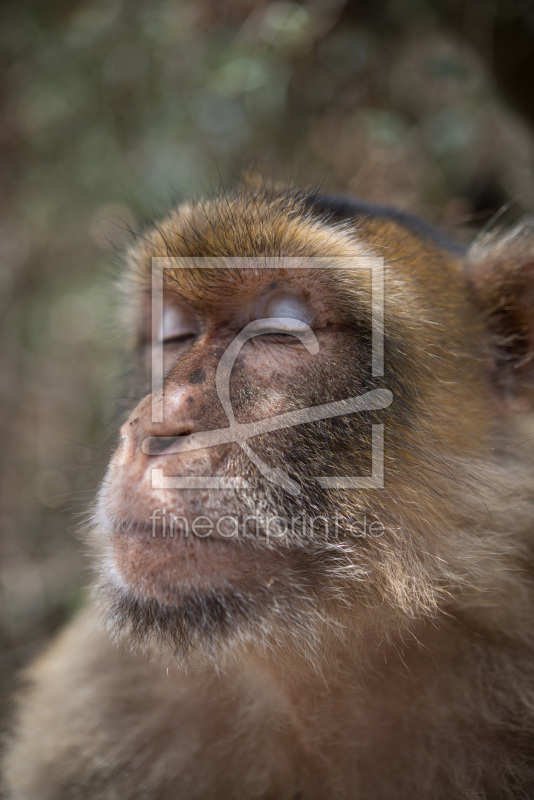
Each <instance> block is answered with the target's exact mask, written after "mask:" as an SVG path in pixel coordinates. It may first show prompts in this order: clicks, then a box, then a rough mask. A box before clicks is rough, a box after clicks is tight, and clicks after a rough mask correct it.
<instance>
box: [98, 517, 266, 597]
mask: <svg viewBox="0 0 534 800" xmlns="http://www.w3.org/2000/svg"><path fill="white" fill-rule="evenodd" d="M154 533H155V535H153V534H154ZM244 545H245V542H243V541H241V542H239V543H238V542H236V541H235V539H234V540H229V539H228V538H226V539H225V538H224V537H220V536H217V537H215V536H210V537H206V538H199V537H197V536H194V535H189V536H185V535H182V534H179V535H176V534H175V535H174V536H172V537H171V536H168V535H167V536H164V535H163V528H160V529H159V531H158V528H157V527H156V529H155V530H153V528H152V525H147V524H146V523H139V524H134V525H131V524H130V525H128V529H127V530H118V531H117V530H116V532H115V535H114V537H113V543H112V546H113V555H114V561H115V565H116V568H117V571H118V574H119V576H120V578H121V581H122V582H123V583H124V584H125V585H126V586H127V587H128V588H129V589H130V590H131V591H133V593H134V594H137V595H141V596H143V597H152V598H154V599H155V600H158V601H159V602H160V603H162V604H163V605H175V604H176V602H177V600H178V599H179V597H180V595H181V594H183V593H184V592H189V591H191V590H192V589H197V590H208V591H213V590H214V589H217V588H221V587H222V586H228V584H229V583H231V584H236V583H238V584H239V583H241V580H242V577H243V572H250V569H251V565H254V562H256V563H257V561H258V558H257V554H255V553H253V552H252V551H251V548H250V547H248V548H247V547H246V546H244ZM253 569H255V567H253Z"/></svg>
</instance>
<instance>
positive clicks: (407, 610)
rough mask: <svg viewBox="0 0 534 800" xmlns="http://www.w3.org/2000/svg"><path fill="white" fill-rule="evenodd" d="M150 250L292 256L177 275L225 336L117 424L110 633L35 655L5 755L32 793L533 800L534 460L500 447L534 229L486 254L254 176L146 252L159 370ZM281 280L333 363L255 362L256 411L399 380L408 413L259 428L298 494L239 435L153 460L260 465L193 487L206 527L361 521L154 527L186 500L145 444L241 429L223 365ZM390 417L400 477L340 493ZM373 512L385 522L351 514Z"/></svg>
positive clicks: (132, 270)
mask: <svg viewBox="0 0 534 800" xmlns="http://www.w3.org/2000/svg"><path fill="white" fill-rule="evenodd" d="M154 256H163V257H166V256H182V257H183V256H185V257H210V258H211V257H213V258H215V257H219V256H249V257H250V256H254V257H261V258H263V257H268V258H270V259H271V260H270V261H269V262H268V266H269V269H268V270H267V271H265V270H263V271H260V272H258V273H257V274H255V275H252V274H251V275H249V274H247V275H246V276H245V275H241V276H238V277H236V274H235V273H230V272H226V273H219V272H216V271H215V270H213V271H211V272H201V271H200V270H192V271H188V272H185V271H181V270H176V271H175V272H173V273H172V274H171V275H170V276H169V277H170V279H169V281H168V285H167V288H166V291H167V292H168V293H169V295H172V296H178V297H179V298H180V302H184V303H187V304H188V305H189V306H190V307H191V308H193V309H195V310H196V311H198V313H202V314H203V315H204V316H205V318H206V319H209V320H210V323H209V325H210V326H211V327H208V328H207V333H205V334H203V335H202V336H201V337H200V338H198V340H195V341H194V342H193V343H192V344H188V346H187V347H186V348H185V349H184V350H183V352H181V354H180V357H179V358H174V357H173V358H171V357H170V356H169V359H168V368H167V378H166V382H165V388H164V391H165V403H166V404H167V408H171V407H172V408H176V409H177V410H176V412H175V413H174V415H173V414H171V415H170V417H166V420H167V421H166V422H165V423H163V424H157V423H151V421H150V413H149V411H150V399H149V398H145V400H143V401H142V402H141V403H140V404H139V405H138V406H137V408H136V409H134V410H133V411H132V413H131V415H130V417H129V419H128V420H127V422H126V423H125V425H124V427H123V429H122V430H123V440H122V443H121V445H120V446H119V449H118V452H117V455H116V456H115V458H114V460H113V462H112V464H111V467H110V471H109V473H108V476H107V478H106V481H105V482H104V487H103V490H102V492H101V500H100V505H99V511H97V513H96V514H95V525H94V532H93V534H92V538H93V541H94V543H95V545H96V547H97V551H98V559H99V564H100V571H101V574H102V578H101V580H100V581H99V584H98V586H99V588H98V595H97V597H98V598H100V599H102V598H103V599H104V610H105V611H104V620H101V619H100V617H99V616H95V615H94V611H92V610H91V609H89V610H88V612H87V614H86V616H85V618H84V619H78V620H76V621H75V622H73V623H72V625H71V627H70V628H69V629H68V630H67V631H65V632H64V633H63V634H62V636H61V637H60V638H59V639H58V640H57V641H56V642H55V643H54V644H53V645H52V647H51V648H50V650H49V651H48V652H47V653H46V654H45V655H44V656H43V657H42V658H41V659H40V660H39V661H38V662H37V663H36V664H35V665H34V667H32V669H31V670H30V672H29V679H30V688H29V689H28V690H27V692H26V693H25V694H24V696H23V697H22V699H21V703H20V709H19V715H18V721H17V725H16V731H15V735H14V737H13V740H12V742H11V745H10V747H9V751H8V756H7V760H6V776H7V782H8V785H9V787H10V791H11V796H12V797H13V798H14V799H15V800H36V799H37V798H39V800H40V799H41V798H42V799H43V800H44V799H45V798H54V800H55V799H56V798H59V799H60V800H62V799H63V798H65V800H67V798H101V800H104V799H105V800H112V799H113V800H115V798H124V797H129V798H154V800H165V798H175V797H180V799H181V800H182V799H183V800H190V799H191V800H192V799H193V798H199V800H200V798H220V797H225V798H265V799H266V798H288V800H296V798H302V800H304V799H305V798H339V800H342V799H343V798H356V797H357V798H358V800H360V799H361V800H389V798H395V799H396V800H397V799H399V800H415V799H416V798H420V800H423V799H425V800H426V798H433V800H434V799H435V800H441V799H443V800H453V798H454V800H456V799H457V798H458V799H459V798H461V799H462V800H472V799H473V800H474V798H480V800H482V798H487V799H488V800H489V799H490V798H491V800H501V798H502V799H503V800H504V798H518V797H525V798H526V797H531V796H533V795H534V762H533V757H532V751H533V747H534V717H533V708H534V666H533V663H534V637H533V624H532V613H533V610H534V597H533V586H532V575H533V558H532V546H533V535H534V530H533V527H534V525H533V520H534V514H533V511H534V508H533V502H534V490H533V488H532V472H531V467H532V465H531V461H530V459H529V457H528V455H527V454H525V453H523V452H522V451H520V450H519V448H508V449H506V448H504V449H503V448H499V447H497V446H496V445H497V444H498V442H499V439H498V437H497V433H498V432H499V431H502V427H503V425H504V416H503V414H508V413H511V412H517V411H518V410H524V409H526V408H529V407H530V405H531V402H532V391H531V388H532V386H533V385H534V378H533V375H534V372H533V371H532V352H533V346H532V342H533V338H532V337H533V334H534V325H533V324H532V322H533V320H532V288H531V287H532V286H533V285H534V283H533V280H532V264H533V263H534V233H532V230H531V227H530V225H529V223H526V224H524V225H523V226H522V227H521V228H520V229H517V230H516V231H513V232H511V233H509V234H507V235H506V236H505V237H499V236H496V235H492V236H491V237H488V238H487V239H486V240H483V241H481V242H478V243H477V244H476V246H475V247H473V248H472V250H471V252H470V253H469V254H467V255H465V256H463V255H460V254H458V253H457V252H455V251H453V250H448V249H447V248H446V247H445V246H443V245H442V244H440V243H439V241H438V240H436V239H434V238H433V237H432V236H431V235H429V234H427V233H426V231H425V230H424V229H420V230H419V229H417V226H415V227H414V226H411V225H410V224H409V223H406V222H403V221H402V220H399V219H395V217H392V216H391V215H389V216H388V215H387V214H386V215H385V216H380V215H378V216H376V215H372V216H365V215H359V216H356V217H355V218H353V219H346V220H338V221H334V220H333V219H328V217H327V216H325V214H323V213H318V212H317V211H316V210H314V209H313V204H312V203H310V201H309V198H306V196H304V195H299V194H297V193H293V192H280V191H279V190H277V189H276V188H275V187H271V186H269V185H268V184H265V183H264V182H261V181H257V180H255V181H252V182H248V183H245V184H244V185H243V186H242V187H241V188H240V189H238V190H237V191H236V192H235V194H233V195H229V196H224V197H221V198H215V199H213V200H210V201H207V202H206V203H204V204H186V205H183V206H181V207H180V208H178V209H177V210H176V211H173V212H171V213H170V215H169V216H168V218H167V219H165V220H163V221H162V222H161V223H160V224H159V225H158V226H157V227H154V228H153V229H152V230H151V231H149V232H147V233H146V235H145V236H144V237H143V238H142V239H141V240H140V243H139V244H138V245H137V246H136V247H135V248H134V249H133V250H132V252H131V253H130V254H129V270H128V272H127V274H125V280H124V287H125V297H126V314H125V317H126V319H127V324H128V326H129V331H130V341H131V347H132V351H131V358H132V360H136V362H137V364H138V371H139V373H140V375H141V378H140V380H141V381H145V382H146V364H147V351H146V333H143V330H146V325H147V312H146V298H147V293H148V290H149V287H150V283H149V280H150V260H151V258H152V257H154ZM284 256H298V257H301V258H304V259H306V258H312V257H323V258H325V257H332V256H336V257H338V258H345V259H347V261H346V263H345V264H344V263H341V264H340V265H338V267H337V268H336V270H335V272H333V271H331V270H327V269H324V270H322V271H321V270H319V271H318V272H316V273H313V277H311V273H310V274H309V276H307V277H306V278H305V279H304V278H303V277H302V274H299V273H298V271H297V272H291V270H287V269H286V271H285V272H282V273H279V267H280V263H279V262H278V261H277V259H278V258H279V257H281V258H283V257H284ZM368 256H380V257H383V258H384V260H385V264H386V329H387V335H386V371H385V376H384V379H383V380H382V379H373V378H372V377H371V375H370V372H369V369H368V366H366V365H367V364H368V356H369V319H368V311H366V309H368V307H369V300H370V285H369V278H368V276H367V277H366V274H365V272H363V271H361V272H360V271H358V273H357V276H356V275H355V272H354V271H353V270H352V269H351V268H350V262H349V260H348V259H351V258H352V259H354V258H356V259H358V258H359V259H365V258H366V257H368ZM279 275H281V276H282V278H281V280H282V282H284V281H286V282H287V285H290V286H292V287H293V288H294V290H295V291H297V292H298V293H300V294H299V296H301V295H302V296H303V297H305V298H306V302H307V303H309V304H310V305H311V306H312V307H313V308H314V309H315V310H316V314H317V319H318V320H319V322H318V328H317V335H318V337H320V341H321V347H320V352H319V354H318V355H316V356H313V357H312V356H309V357H308V356H307V354H306V352H305V351H303V350H301V351H298V358H297V357H296V356H294V355H292V354H293V353H294V352H297V351H288V350H285V349H278V350H277V349H276V348H277V347H278V345H276V343H275V344H274V345H272V346H270V347H269V348H265V346H264V345H258V346H257V347H255V348H254V347H252V346H251V347H250V348H249V349H248V350H247V351H246V352H245V351H243V356H242V358H241V357H240V359H241V360H240V361H239V362H238V363H237V364H236V367H235V368H234V372H233V373H232V382H231V393H232V399H233V401H234V408H235V410H236V416H237V418H238V420H239V421H240V422H251V421H253V420H258V419H264V418H266V417H270V416H272V415H274V414H278V413H283V412H285V411H287V410H291V409H295V408H299V407H305V406H306V405H317V404H319V403H322V402H328V401H329V400H337V399H342V398H344V397H346V396H350V395H351V394H359V393H361V392H362V391H367V390H369V389H372V388H375V387H379V386H385V387H387V388H389V389H391V391H392V392H393V394H394V398H395V399H394V402H393V404H392V406H391V408H390V409H388V410H387V411H377V412H366V413H365V414H362V415H354V416H353V417H350V418H344V419H343V420H330V421H323V422H320V423H314V425H313V427H312V426H301V427H300V428H292V429H287V430H285V431H279V432H275V433H271V434H265V435H263V436H261V437H257V439H256V440H254V442H255V443H254V449H256V451H257V452H261V453H262V455H263V456H264V458H265V460H267V461H268V462H269V463H270V464H271V465H278V466H280V467H284V468H289V469H290V470H291V474H292V476H296V477H298V479H299V481H300V482H301V485H302V486H303V492H302V495H301V496H300V499H298V500H296V499H294V498H291V497H290V496H289V495H287V494H286V493H285V492H284V491H283V490H281V489H278V488H276V487H273V486H272V485H271V484H269V483H268V482H267V481H266V480H263V479H258V474H257V472H256V471H255V468H254V467H253V466H252V465H251V462H250V461H249V460H248V459H247V458H246V457H245V455H244V454H243V453H241V452H240V451H239V448H237V446H236V445H225V446H218V447H217V448H212V451H211V452H210V453H208V451H198V452H197V454H196V455H195V456H194V457H193V456H191V455H190V454H189V455H187V456H184V455H180V454H174V455H173V454H167V455H165V456H157V457H156V458H165V459H166V461H165V464H166V465H167V466H166V469H168V474H171V475H174V474H183V470H188V472H187V474H196V475H208V474H210V475H219V476H232V475H236V474H237V475H243V476H246V477H249V478H251V479H252V478H253V479H254V480H255V484H256V486H257V487H258V488H257V491H256V492H255V494H254V495H253V497H251V498H248V500H247V498H244V499H243V498H240V496H239V495H236V496H234V495H225V494H224V493H219V494H218V493H216V492H209V491H208V492H204V493H198V492H197V493H195V492H193V490H190V491H188V490H185V491H183V492H181V493H180V495H179V496H180V501H179V502H180V509H181V510H182V511H183V513H184V514H186V515H189V517H191V516H193V515H194V514H198V513H208V512H209V513H210V514H212V515H217V514H218V515H219V516H222V515H224V514H234V513H235V514H246V513H247V512H251V510H252V509H253V508H254V507H257V506H258V504H259V505H261V507H262V509H263V510H264V511H267V512H269V513H271V514H275V513H277V512H278V513H280V514H282V513H284V514H294V513H296V512H298V511H300V512H301V513H302V512H305V513H309V514H313V513H315V514H325V515H327V516H332V515H333V514H334V513H337V514H338V518H339V519H340V520H341V525H340V530H341V533H340V535H339V536H338V537H337V538H335V539H334V540H333V539H332V537H331V536H330V535H326V533H325V532H322V531H320V530H316V531H314V533H313V536H307V537H305V538H304V539H303V538H302V537H300V536H298V535H297V536H292V535H289V534H288V535H286V536H281V537H276V538H275V539H270V538H269V537H268V536H267V535H266V533H265V530H262V532H261V533H260V535H259V536H258V535H253V534H252V533H250V532H248V533H247V535H246V536H244V537H243V539H242V540H240V541H238V542H232V541H225V542H221V541H217V540H213V541H210V542H207V541H197V540H192V539H191V540H189V539H188V540H186V539H185V538H184V537H183V536H181V537H175V538H173V539H170V538H168V537H163V535H162V533H161V531H160V534H159V537H156V538H154V537H152V536H151V535H150V532H149V531H147V530H146V529H145V528H144V527H143V526H142V525H140V522H142V521H143V520H146V519H148V516H149V512H150V509H153V508H155V507H168V508H169V509H173V508H174V509H175V510H176V509H177V508H178V506H177V502H178V501H177V494H176V492H175V491H173V490H157V491H156V490H151V489H150V487H149V486H148V484H147V483H146V480H145V478H146V474H147V472H146V469H147V464H148V463H149V459H152V458H154V457H153V456H144V455H143V454H142V452H141V444H142V442H143V440H144V439H145V438H146V437H147V436H173V435H177V434H180V433H188V432H190V431H191V430H205V429H210V428H217V427H224V426H225V425H226V424H227V422H226V418H225V416H224V414H223V411H222V408H221V406H220V403H219V402H218V401H217V398H216V395H215V394H214V374H215V369H216V366H217V363H218V360H219V358H220V355H221V354H222V352H223V351H224V349H225V347H226V346H227V344H228V343H229V342H230V341H231V340H232V338H233V336H234V335H235V332H233V329H230V328H229V327H228V326H229V325H230V322H229V320H233V322H232V324H233V325H234V326H235V327H236V330H239V329H241V328H242V327H244V325H245V324H246V323H247V321H248V320H247V316H246V314H247V313H248V308H249V305H250V304H252V305H253V304H254V302H256V301H255V298H256V296H257V295H258V293H259V294H260V295H261V294H262V293H265V292H267V291H268V286H269V285H271V284H270V282H271V281H274V280H275V279H277V276H278V277H279ZM284 285H285V284H284ZM258 287H259V288H258ZM366 315H367V316H366ZM247 347H248V345H247ZM273 386H275V387H276V392H274V391H273ZM184 391H186V393H187V397H186V398H185V396H184ZM173 403H174V404H175V405H173ZM178 409H180V411H179V412H178ZM184 409H186V410H187V409H189V410H187V413H186V411H184ZM362 417H363V423H364V424H362ZM370 422H372V423H381V422H384V423H385V424H386V440H385V452H386V465H385V466H386V473H385V474H386V482H385V488H384V489H383V490H377V489H375V490H352V491H345V490H336V491H332V492H327V491H324V490H319V489H318V488H317V485H316V484H315V483H314V481H313V480H311V479H310V477H309V476H310V470H311V471H312V472H313V469H315V474H326V473H327V472H328V470H329V469H330V468H331V467H332V463H331V462H332V457H331V452H333V453H334V454H335V466H337V467H339V474H362V473H365V471H366V470H367V469H368V468H369V463H368V460H367V461H366V455H365V454H366V453H368V452H369V446H370V438H369V436H370V434H369V430H370V426H369V423H370ZM195 426H196V427H195ZM325 442H328V446H326V445H325ZM187 458H189V459H190V460H187ZM184 459H186V460H185V461H184ZM150 463H153V462H150ZM154 463H155V462H154ZM158 463H159V462H158ZM180 470H182V471H181V472H180ZM221 497H222V498H223V499H222V500H221ZM184 509H185V511H184ZM364 515H365V516H366V517H367V518H368V519H376V520H380V522H381V523H382V524H383V526H384V528H385V530H384V533H383V535H382V536H379V537H371V536H368V537H366V538H361V537H360V536H358V535H356V534H355V533H354V531H353V530H351V529H350V526H349V521H350V519H352V518H358V519H359V518H361V517H363V516H364ZM119 521H120V525H119ZM256 533H257V532H256ZM106 620H108V621H110V624H111V625H112V626H113V627H114V630H115V632H116V634H117V635H118V643H115V644H113V643H112V641H111V639H110V634H109V632H107V630H106V624H105V622H106ZM136 645H141V647H135V646H136Z"/></svg>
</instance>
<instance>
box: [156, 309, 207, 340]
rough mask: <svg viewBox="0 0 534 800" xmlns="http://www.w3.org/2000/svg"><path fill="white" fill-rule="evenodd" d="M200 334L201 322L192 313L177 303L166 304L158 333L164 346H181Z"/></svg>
mask: <svg viewBox="0 0 534 800" xmlns="http://www.w3.org/2000/svg"><path fill="white" fill-rule="evenodd" d="M199 332H200V326H199V322H198V320H197V318H196V316H195V315H194V314H193V312H192V311H190V310H189V309H187V308H182V307H181V306H178V305H176V304H175V303H170V302H166V303H164V306H163V314H162V316H161V320H160V324H159V331H158V341H159V342H162V343H163V344H164V345H167V344H181V343H183V342H187V341H189V340H190V339H193V338H195V337H196V336H197V335H198V334H199Z"/></svg>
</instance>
